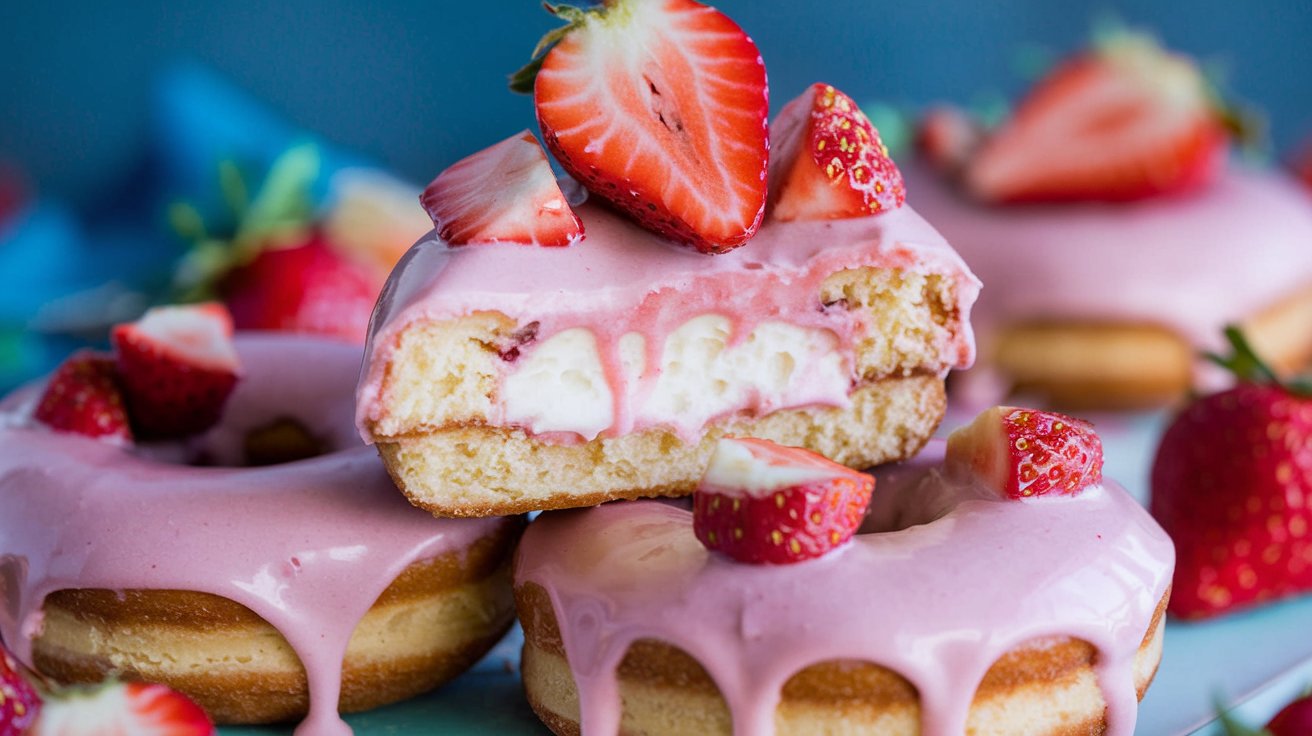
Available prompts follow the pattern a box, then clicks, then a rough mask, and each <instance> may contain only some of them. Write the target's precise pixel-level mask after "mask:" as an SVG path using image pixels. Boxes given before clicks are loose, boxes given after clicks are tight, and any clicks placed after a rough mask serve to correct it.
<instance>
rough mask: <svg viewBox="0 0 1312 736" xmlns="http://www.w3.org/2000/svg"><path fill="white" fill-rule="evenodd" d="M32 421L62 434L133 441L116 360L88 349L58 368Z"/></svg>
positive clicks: (71, 357) (38, 404) (38, 403)
mask: <svg viewBox="0 0 1312 736" xmlns="http://www.w3.org/2000/svg"><path fill="white" fill-rule="evenodd" d="M33 418H34V419H36V420H37V421H38V422H41V423H43V424H46V425H48V426H50V427H51V428H52V429H57V430H59V431H61V432H75V433H77V434H84V435H86V436H88V437H110V438H113V439H117V440H122V441H128V442H130V441H132V429H131V425H130V423H129V422H128V415H127V411H126V409H125V408H124V401H123V391H122V388H121V387H120V384H119V378H118V372H117V369H116V368H115V365H114V358H113V357H111V356H108V355H103V354H101V353H94V352H91V351H89V350H84V351H81V352H78V353H75V354H73V355H72V356H70V357H69V358H68V360H65V361H64V362H63V364H61V365H60V366H59V368H57V369H55V373H54V375H52V376H51V377H50V382H49V383H48V384H46V390H45V393H44V394H42V395H41V400H40V401H39V402H37V406H36V412H35V413H34V414H33Z"/></svg>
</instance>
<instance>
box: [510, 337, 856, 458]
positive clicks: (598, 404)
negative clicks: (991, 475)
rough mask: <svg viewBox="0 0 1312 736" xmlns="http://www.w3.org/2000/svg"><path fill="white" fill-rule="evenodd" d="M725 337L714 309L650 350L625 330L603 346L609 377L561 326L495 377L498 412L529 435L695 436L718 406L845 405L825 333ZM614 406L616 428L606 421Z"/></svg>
mask: <svg viewBox="0 0 1312 736" xmlns="http://www.w3.org/2000/svg"><path fill="white" fill-rule="evenodd" d="M732 338H733V324H732V322H731V321H730V320H729V318H728V317H724V316H722V315H718V314H703V315H700V316H698V317H694V318H693V319H690V320H688V321H687V322H685V323H683V324H682V325H680V326H679V327H678V328H677V329H675V330H674V331H672V332H670V333H669V335H668V336H667V337H666V339H665V343H664V345H661V346H659V347H658V349H657V350H652V349H651V347H650V346H649V345H648V344H647V341H646V339H645V338H644V337H643V336H642V335H640V334H638V333H632V332H631V333H627V334H625V335H623V336H622V337H621V338H620V340H619V341H618V342H617V343H616V346H615V347H614V348H613V349H614V350H616V351H617V352H616V356H615V357H616V358H617V359H618V360H617V363H616V364H617V365H618V375H616V376H613V377H612V376H608V375H607V371H606V369H605V365H606V363H607V361H603V360H602V356H601V354H600V352H599V345H598V341H597V338H596V336H595V335H593V334H592V332H591V331H590V330H588V329H586V328H582V327H576V328H572V329H568V330H564V331H562V332H559V333H557V334H555V335H552V336H551V337H548V338H546V339H544V340H541V341H540V342H539V343H538V344H536V345H534V346H533V347H532V349H530V350H526V351H524V354H523V355H522V356H521V357H520V358H519V360H518V361H516V362H515V364H514V365H513V366H512V368H511V369H510V371H509V372H508V373H507V374H506V375H505V376H504V378H503V379H502V384H501V393H500V397H501V403H502V417H503V419H504V421H506V422H507V423H511V424H517V425H520V426H524V427H527V428H528V429H529V430H530V431H532V432H534V433H545V432H572V433H575V434H578V435H580V436H582V437H583V438H585V439H589V440H590V439H593V438H595V437H596V436H597V435H599V434H601V433H602V432H604V431H606V430H609V429H612V428H613V429H615V430H616V431H618V432H628V431H631V430H632V429H633V428H634V427H635V426H636V427H645V426H652V425H660V426H667V427H670V428H672V429H674V430H675V431H676V432H678V433H679V434H680V435H681V436H683V437H685V438H695V437H698V436H700V435H701V433H702V431H703V428H704V427H705V425H706V423H707V422H708V421H709V420H711V419H713V418H715V417H717V416H721V415H724V414H728V413H734V412H742V411H747V412H754V413H760V414H764V413H767V412H770V411H774V410H777V409H782V408H788V407H795V406H804V405H808V404H825V405H830V406H845V405H846V403H847V393H848V389H849V388H850V386H851V378H850V375H849V373H850V371H849V369H848V367H847V366H848V361H846V360H845V359H844V357H843V355H842V354H840V352H839V350H838V339H837V338H836V337H835V336H834V334H833V333H831V332H830V331H828V330H824V329H811V328H803V327H797V326H795V325H790V324H787V323H784V322H763V323H761V324H759V325H757V327H756V328H755V329H753V330H752V332H751V333H750V334H748V335H747V336H746V337H744V338H742V339H741V340H738V341H736V342H731V341H732ZM653 353H655V354H654V355H653ZM649 361H650V363H654V366H650V367H649V365H650V364H649ZM612 384H614V385H612ZM617 396H618V397H619V402H617V401H616V397H617ZM617 408H618V409H619V413H622V415H623V416H625V417H626V418H627V421H625V422H624V424H625V426H616V422H617Z"/></svg>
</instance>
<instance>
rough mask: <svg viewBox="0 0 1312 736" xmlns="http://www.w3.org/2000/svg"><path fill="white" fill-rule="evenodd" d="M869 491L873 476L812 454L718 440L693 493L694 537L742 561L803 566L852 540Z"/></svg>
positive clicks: (754, 442) (751, 441) (759, 443)
mask: <svg viewBox="0 0 1312 736" xmlns="http://www.w3.org/2000/svg"><path fill="white" fill-rule="evenodd" d="M874 487H875V479H874V478H872V477H870V476H868V475H866V474H865V473H858V472H856V471H855V470H851V469H849V468H846V467H844V466H842V465H839V464H837V463H834V462H830V461H829V460H826V459H825V458H823V457H821V456H819V455H817V454H815V453H813V452H808V451H806V450H802V449H798V448H795V447H784V446H782V445H776V444H774V443H773V442H768V441H766V440H758V439H748V438H742V439H722V440H720V441H719V443H717V444H716V446H715V452H714V454H713V455H712V456H711V463H710V466H709V467H707V469H706V475H705V476H703V478H702V482H701V485H699V486H698V488H697V490H696V492H694V493H693V512H692V513H693V517H692V518H693V522H692V523H693V532H694V533H696V535H697V538H698V539H700V540H701V542H702V544H704V545H706V547H707V548H709V549H713V550H718V551H720V552H723V553H724V554H726V555H728V556H730V557H732V558H733V559H735V560H738V561H739V562H748V563H752V564H776V565H779V564H787V563H792V562H801V561H802V560H809V559H811V558H813V557H819V556H821V555H823V554H825V553H826V552H828V551H829V550H831V549H834V548H835V547H837V546H839V545H841V544H843V543H844V542H846V541H847V540H849V539H851V538H852V535H853V534H854V533H855V532H856V530H857V528H858V527H859V526H861V520H862V519H863V518H864V517H865V514H866V508H867V507H868V506H869V505H870V492H871V491H872V490H873V489H874Z"/></svg>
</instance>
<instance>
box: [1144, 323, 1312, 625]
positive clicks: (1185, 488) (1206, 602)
mask: <svg viewBox="0 0 1312 736" xmlns="http://www.w3.org/2000/svg"><path fill="white" fill-rule="evenodd" d="M1227 335H1228V336H1229V338H1230V340H1231V343H1232V345H1233V346H1234V348H1235V351H1236V358H1235V359H1231V360H1227V361H1223V362H1225V363H1226V364H1227V365H1228V366H1229V367H1231V368H1233V369H1234V370H1235V372H1236V373H1237V374H1239V377H1240V379H1241V383H1239V384H1238V385H1236V386H1235V387H1234V388H1232V389H1229V390H1227V391H1222V392H1220V393H1215V394H1211V395H1209V396H1204V397H1202V398H1200V399H1197V400H1196V401H1194V402H1193V403H1192V404H1190V405H1189V406H1188V407H1187V408H1186V409H1185V410H1184V411H1182V412H1181V413H1180V414H1179V415H1178V416H1176V418H1175V420H1174V421H1173V422H1172V423H1171V424H1170V426H1169V427H1167V429H1166V432H1165V433H1163V435H1162V440H1161V444H1160V445H1158V448H1157V457H1156V459H1155V460H1154V461H1153V469H1152V500H1151V503H1150V504H1149V509H1150V510H1151V511H1152V514H1153V516H1154V517H1156V519H1157V521H1158V522H1159V523H1160V524H1161V525H1162V528H1163V529H1165V530H1166V532H1167V533H1168V534H1170V535H1171V539H1172V540H1173V541H1174V542H1175V552H1176V563H1175V579H1174V584H1173V586H1172V592H1171V602H1170V603H1169V604H1168V609H1167V610H1168V611H1170V612H1171V613H1172V614H1174V615H1176V616H1179V617H1182V618H1204V617H1208V616H1215V615H1218V614H1221V613H1225V612H1227V611H1232V610H1235V609H1238V608H1243V607H1247V606H1252V605H1256V604H1259V603H1263V602H1266V601H1272V600H1276V599H1278V598H1284V597H1288V596H1292V595H1297V594H1300V593H1308V592H1312V505H1310V504H1309V503H1308V501H1309V500H1312V385H1298V384H1285V383H1282V382H1280V381H1279V380H1277V378H1276V377H1275V375H1274V374H1273V373H1272V372H1271V370H1270V369H1269V368H1267V367H1266V366H1265V365H1264V364H1262V363H1261V361H1260V360H1258V358H1257V357H1256V356H1255V355H1254V354H1253V352H1252V350H1251V348H1249V346H1248V345H1247V343H1246V342H1245V341H1244V339H1243V336H1242V335H1240V334H1239V332H1238V331H1237V330H1234V329H1231V330H1229V331H1227Z"/></svg>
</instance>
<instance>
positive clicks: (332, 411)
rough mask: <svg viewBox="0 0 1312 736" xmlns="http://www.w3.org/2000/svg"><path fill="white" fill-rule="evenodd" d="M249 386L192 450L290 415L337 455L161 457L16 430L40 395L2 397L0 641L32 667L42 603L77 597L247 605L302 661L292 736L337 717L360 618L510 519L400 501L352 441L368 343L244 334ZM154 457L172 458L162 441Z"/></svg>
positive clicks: (216, 451)
mask: <svg viewBox="0 0 1312 736" xmlns="http://www.w3.org/2000/svg"><path fill="white" fill-rule="evenodd" d="M237 348H238V352H239V354H240V356H241V361H242V364H243V366H244V372H245V376H244V378H243V379H242V381H241V382H240V383H239V384H238V386H237V389H236V391H235V392H234V393H233V396H232V398H231V399H230V401H229V404H228V407H227V408H226V410H225V413H224V417H223V420H222V422H221V424H220V426H218V427H216V428H215V429H214V430H212V431H211V432H210V433H209V434H208V435H206V436H205V437H203V438H202V439H201V440H200V442H199V444H200V445H202V446H203V448H204V450H205V451H206V453H207V454H208V455H209V456H211V457H214V458H216V459H218V460H219V461H228V462H233V461H235V457H236V456H235V455H234V453H235V452H236V448H237V447H238V446H239V444H240V438H241V437H243V436H244V435H245V432H246V430H248V429H251V428H254V427H256V426H260V425H262V424H265V423H267V422H269V421H271V420H273V419H276V418H279V417H286V416H290V417H293V418H295V419H297V420H298V421H300V422H301V423H303V424H304V425H305V426H306V427H308V428H310V429H311V431H312V432H315V433H318V434H319V436H320V437H321V438H322V439H324V440H326V441H328V442H329V443H331V444H332V445H333V446H336V447H338V448H341V449H339V450H337V451H335V452H332V453H330V454H327V455H323V456H320V457H316V458H312V459H309V460H302V461H299V462H293V463H286V464H282V465H275V466H268V467H262V468H240V467H194V466H187V465H179V464H169V463H162V462H158V461H156V460H152V459H150V457H142V456H140V455H137V454H134V453H132V452H130V451H128V450H125V449H124V448H122V447H118V446H115V445H113V444H109V443H105V442H98V441H95V440H91V439H87V438H84V437H81V436H78V435H70V434H59V433H55V432H51V431H49V430H46V429H45V428H43V427H37V426H31V424H30V423H29V422H26V421H24V419H25V418H24V412H25V411H26V410H27V409H29V408H30V405H31V403H32V398H33V396H34V395H35V394H34V389H29V390H27V391H20V392H19V393H18V394H15V395H14V396H11V397H10V398H9V399H8V400H6V401H5V402H4V404H0V414H2V416H0V499H3V504H2V505H3V508H4V509H5V513H3V514H0V598H2V599H3V603H4V606H3V608H0V637H3V639H4V641H5V642H6V643H7V644H8V645H9V646H10V647H11V648H12V649H13V650H14V652H15V654H16V655H17V656H18V657H19V659H21V660H22V661H24V662H26V663H27V664H29V665H30V664H31V663H32V642H31V637H33V636H35V635H36V634H37V633H39V631H40V627H41V607H42V603H43V601H44V600H45V597H46V596H47V595H48V594H50V593H52V592H54V591H57V590H62V589H68V588H103V589H111V590H130V589H147V590H190V591H199V592H204V593H212V594H215V595H219V596H223V597H225V598H228V599H231V600H233V601H236V602H238V603H241V604H242V605H245V606H247V607H248V608H250V609H251V610H252V611H254V612H255V613H257V614H258V615H260V616H261V617H262V618H264V619H265V620H266V621H268V622H269V623H270V624H271V625H273V626H274V628H276V629H278V631H280V632H281V633H282V635H283V636H284V637H286V639H287V642H288V643H289V644H290V645H291V647H292V649H293V650H295V652H296V654H297V655H298V656H299V657H300V659H301V662H302V663H304V665H305V669H306V674H307V676H308V679H309V689H310V714H309V716H308V717H307V718H306V719H305V721H303V722H302V723H301V725H300V726H299V727H298V728H297V733H298V734H304V735H307V736H308V734H315V735H316V736H320V735H324V736H334V735H341V734H350V733H351V729H350V728H349V727H348V726H347V725H346V724H345V723H344V722H343V721H342V720H341V718H340V717H339V716H338V714H337V700H338V695H339V693H340V688H341V666H342V658H343V656H344V655H345V652H346V645H347V642H348V640H349V639H350V636H351V633H352V632H353V631H354V629H355V626H356V624H357V623H358V622H359V620H360V618H361V617H362V616H363V615H364V614H365V612H366V611H367V610H368V609H369V608H370V607H371V606H372V605H373V603H374V601H375V600H377V598H378V596H379V595H380V594H381V593H382V592H383V590H384V589H386V588H387V586H388V585H390V584H391V583H392V581H393V580H394V579H395V578H396V577H397V575H399V574H400V573H401V572H402V571H403V570H404V569H405V568H406V567H408V566H409V565H410V564H412V563H414V562H417V561H419V560H423V559H428V558H431V557H434V556H437V555H440V554H444V553H448V552H451V551H458V550H464V549H466V548H468V547H469V546H470V545H471V544H473V543H474V542H475V541H477V540H478V539H479V538H481V537H483V536H485V535H487V534H489V533H491V532H492V531H494V530H495V529H496V528H497V526H498V525H500V524H503V523H507V522H506V521H505V520H503V519H477V520H473V519H471V520H452V519H434V518H433V517H432V516H430V515H428V514H426V513H424V512H422V511H419V510H417V509H414V508H413V507H411V506H410V505H409V504H407V503H406V501H405V500H404V498H403V497H402V496H401V494H400V493H398V492H397V490H396V488H395V487H394V486H393V485H392V482H391V480H389V479H388V477H387V473H386V472H385V471H384V470H383V467H382V464H381V463H380V462H379V460H378V458H377V456H376V454H375V453H374V452H373V450H371V449H369V448H367V447H365V446H363V445H361V444H360V441H359V438H358V437H357V436H356V433H355V431H354V427H353V423H352V416H353V409H354V405H353V402H352V400H351V386H352V385H353V384H354V382H355V380H356V377H357V375H358V368H359V364H360V349H359V348H358V347H355V346H349V345H345V344H339V343H335V342H329V341H325V340H319V339H313V338H304V337H291V336H273V335H263V336H238V339H237ZM152 450H153V451H152V452H151V453H149V454H151V455H154V456H156V457H159V456H165V455H169V454H173V455H180V454H182V453H181V452H179V451H178V450H179V448H176V447H175V448H171V450H170V448H152Z"/></svg>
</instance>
